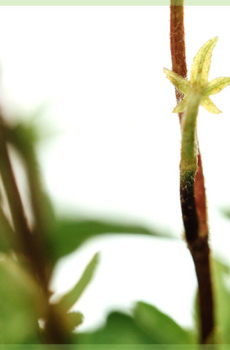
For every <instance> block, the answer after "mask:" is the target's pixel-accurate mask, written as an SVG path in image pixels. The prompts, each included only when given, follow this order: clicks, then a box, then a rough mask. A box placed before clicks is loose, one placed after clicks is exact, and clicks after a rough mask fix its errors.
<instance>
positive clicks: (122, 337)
mask: <svg viewBox="0 0 230 350" xmlns="http://www.w3.org/2000/svg"><path fill="white" fill-rule="evenodd" d="M76 337H77V342H78V343H81V344H151V343H152V338H151V337H150V336H148V335H147V334H145V333H144V332H143V331H142V330H141V329H140V328H139V327H138V326H137V325H136V324H135V322H134V320H133V318H132V317H131V316H128V315H126V314H124V313H121V312H112V313H111V314H109V316H108V318H107V321H106V324H105V326H104V327H102V328H100V329H99V330H96V331H94V332H89V333H82V334H78V335H77V336H76Z"/></svg>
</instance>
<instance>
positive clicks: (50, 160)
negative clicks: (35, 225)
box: [0, 6, 230, 329]
mask: <svg viewBox="0 0 230 350" xmlns="http://www.w3.org/2000/svg"><path fill="white" fill-rule="evenodd" d="M229 15H230V8H229V7H217V6H216V7H209V6H206V7H187V8H186V10H185V27H186V42H187V45H188V47H187V62H188V67H189V68H190V66H191V62H192V59H193V57H194V55H195V54H196V52H197V50H198V49H199V48H200V46H201V45H202V44H203V43H204V42H205V41H207V40H208V39H210V38H212V37H214V36H216V35H218V36H219V41H218V44H217V46H216V48H215V50H214V55H213V61H212V66H211V72H210V78H213V77H217V76H222V75H225V76H230V65H229V62H230V50H229V47H230V46H229V29H230V25H229ZM0 62H1V89H2V91H1V95H2V101H3V102H2V103H3V105H4V108H5V110H6V111H7V114H8V117H9V118H15V117H16V118H20V117H23V118H28V119H29V118H31V117H30V116H31V113H32V112H34V111H35V110H36V109H37V108H39V106H41V105H44V104H45V106H46V108H45V111H44V115H43V116H42V117H38V124H39V123H40V124H42V125H43V129H45V133H47V134H51V138H49V141H47V140H46V141H44V142H43V143H42V144H41V146H40V149H39V157H40V162H41V166H42V171H43V175H44V180H45V184H46V187H47V189H48V191H49V193H50V194H51V196H52V198H53V200H54V202H55V204H56V210H57V212H59V213H63V212H66V213H67V212H69V211H71V213H72V214H78V215H79V214H91V215H93V216H98V217H104V216H105V217H115V218H119V217H121V218H123V219H126V218H127V219H133V220H135V221H136V222H139V223H143V224H146V225H148V226H150V227H159V228H160V229H162V230H165V231H166V232H168V231H170V232H172V233H173V234H174V235H175V236H177V237H178V238H179V239H178V240H177V241H166V240H162V241H161V240H159V239H151V238H146V237H140V236H139V237H130V236H129V237H127V236H124V237H119V238H117V237H115V236H109V237H107V238H103V239H102V238H100V239H97V240H96V239H95V240H91V241H89V242H88V243H87V244H86V245H85V246H84V247H83V248H82V249H81V251H79V252H78V253H77V254H72V255H71V256H70V257H68V258H66V259H64V260H63V261H62V263H60V265H59V266H58V268H57V270H56V274H55V278H54V281H53V288H54V289H55V290H56V291H57V292H58V293H62V292H64V291H65V290H67V289H68V288H69V287H70V286H72V285H73V284H74V283H75V282H76V280H77V278H78V277H79V276H80V274H81V272H82V270H83V268H84V266H85V265H86V263H87V262H88V261H89V259H90V258H91V256H92V255H93V253H94V252H95V251H100V252H101V259H100V265H99V268H98V270H97V274H96V276H95V279H94V281H93V282H92V284H91V285H90V287H89V288H88V289H87V291H86V293H85V294H84V296H83V297H82V298H81V300H80V301H79V303H78V304H77V305H76V307H75V308H76V309H77V310H80V311H82V312H83V313H84V314H85V323H84V326H83V327H82V329H88V328H92V327H95V325H97V324H98V322H103V320H104V317H105V315H106V313H107V312H108V311H109V310H111V309H113V308H119V309H120V308H122V309H123V308H125V310H127V311H130V310H131V308H132V306H133V304H134V302H135V301H137V300H144V301H147V302H150V303H152V304H154V305H156V306H158V307H159V308H160V309H161V310H163V311H166V312H167V313H168V314H170V315H171V316H173V317H174V318H175V319H176V320H177V321H178V322H179V323H180V324H183V325H186V326H191V324H192V303H193V297H194V294H195V290H196V280H195V275H194V270H193V264H192V261H191V259H190V256H189V252H188V250H187V249H186V244H185V243H184V241H183V240H182V232H183V230H182V221H181V214H180V203H179V190H178V184H179V171H178V166H179V153H180V132H179V123H178V118H177V116H176V115H173V114H172V113H171V111H172V109H173V107H174V106H175V95H174V89H173V87H172V85H170V83H169V82H168V81H167V79H166V78H165V76H164V74H163V67H167V68H171V60H170V50H169V9H168V8H167V7H157V6H153V7H22V6H21V7H1V8H0ZM229 99H230V89H225V90H224V91H223V92H222V93H221V94H220V95H218V96H216V97H214V99H213V100H215V102H216V104H217V106H218V107H219V108H220V109H222V110H223V114H222V115H217V116H216V115H211V114H208V113H207V112H205V111H204V110H203V109H201V110H200V114H199V120H198V132H199V138H200V147H201V152H202V156H203V163H204V172H205V177H206V187H207V195H208V203H209V217H210V220H209V223H210V234H211V244H212V247H213V250H214V252H215V253H216V254H218V255H219V256H222V257H224V258H226V259H228V260H229V261H230V254H229V251H230V223H229V222H227V221H225V220H224V219H223V218H222V216H221V214H220V208H221V207H223V206H224V205H230V166H229V161H230V158H229V150H230V138H229V131H230V104H229Z"/></svg>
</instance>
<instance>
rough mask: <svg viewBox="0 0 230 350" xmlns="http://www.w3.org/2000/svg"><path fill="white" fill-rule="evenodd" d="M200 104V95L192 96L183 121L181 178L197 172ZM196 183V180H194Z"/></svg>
mask: <svg viewBox="0 0 230 350" xmlns="http://www.w3.org/2000/svg"><path fill="white" fill-rule="evenodd" d="M199 104H200V96H199V95H195V94H193V95H191V96H190V98H189V100H188V105H187V109H186V111H185V114H184V117H183V120H182V141H181V164H180V171H181V176H182V177H183V176H186V175H187V174H188V173H190V174H191V173H193V174H194V176H195V173H196V170H197V153H198V152H197V151H198V148H197V140H196V120H197V115H198V109H199ZM193 181H194V180H193Z"/></svg>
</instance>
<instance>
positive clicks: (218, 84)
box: [204, 77, 230, 96]
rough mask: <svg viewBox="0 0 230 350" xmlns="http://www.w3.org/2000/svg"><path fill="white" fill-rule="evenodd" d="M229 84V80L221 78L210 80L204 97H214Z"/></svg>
mask: <svg viewBox="0 0 230 350" xmlns="http://www.w3.org/2000/svg"><path fill="white" fill-rule="evenodd" d="M229 84H230V78H227V77H222V78H216V79H213V80H211V81H210V82H209V83H208V85H207V86H206V88H205V90H204V95H207V96H208V95H215V94H218V92H220V91H222V90H223V89H224V88H225V87H226V86H228V85H229Z"/></svg>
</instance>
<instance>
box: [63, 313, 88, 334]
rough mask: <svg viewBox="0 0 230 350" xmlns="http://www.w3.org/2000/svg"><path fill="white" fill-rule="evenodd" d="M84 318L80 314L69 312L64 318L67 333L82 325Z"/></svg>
mask: <svg viewBox="0 0 230 350" xmlns="http://www.w3.org/2000/svg"><path fill="white" fill-rule="evenodd" d="M83 319H84V316H83V315H82V313H81V312H70V313H68V314H67V315H66V316H65V321H66V328H67V331H68V333H71V332H73V331H74V329H75V328H76V327H78V326H80V324H82V322H83Z"/></svg>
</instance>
